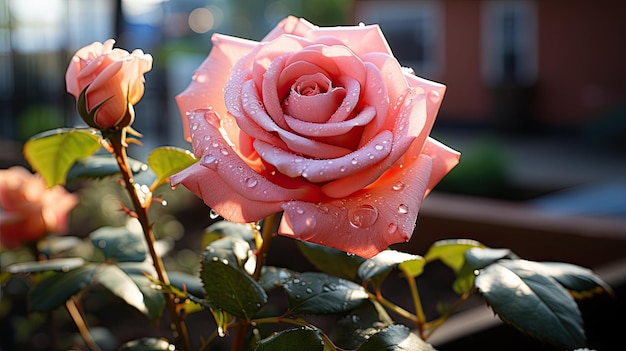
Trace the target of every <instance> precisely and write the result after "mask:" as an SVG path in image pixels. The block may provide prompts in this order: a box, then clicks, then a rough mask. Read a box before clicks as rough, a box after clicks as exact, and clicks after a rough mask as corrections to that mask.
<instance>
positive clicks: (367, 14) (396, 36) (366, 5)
mask: <svg viewBox="0 0 626 351" xmlns="http://www.w3.org/2000/svg"><path fill="white" fill-rule="evenodd" d="M355 12H356V20H357V21H359V22H363V23H365V24H372V23H378V24H379V25H380V27H381V28H382V30H383V32H384V34H385V37H386V38H387V41H388V42H389V46H391V50H392V51H393V53H394V56H395V57H396V58H397V59H398V60H399V61H400V64H402V65H403V66H407V67H411V68H413V70H415V73H417V75H419V76H422V77H425V78H429V79H436V78H437V77H438V76H440V75H441V74H442V70H443V67H444V65H443V59H444V47H443V35H444V34H443V27H444V26H443V5H442V4H441V3H438V2H436V1H419V2H415V1H414V2H406V1H367V2H361V3H359V4H358V7H357V8H356V11H355Z"/></svg>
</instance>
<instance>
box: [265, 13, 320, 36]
mask: <svg viewBox="0 0 626 351" xmlns="http://www.w3.org/2000/svg"><path fill="white" fill-rule="evenodd" d="M314 28H317V26H315V25H313V24H312V23H311V22H309V21H307V20H305V19H304V18H297V17H294V16H288V17H287V18H285V19H283V20H282V21H280V22H279V23H278V24H277V25H276V27H274V29H272V31H271V32H269V33H268V34H267V35H266V36H265V37H264V38H263V40H261V41H263V42H265V41H271V40H274V39H276V38H277V37H279V36H280V35H282V34H294V35H298V36H304V35H305V34H306V33H307V32H309V31H310V30H311V29H314Z"/></svg>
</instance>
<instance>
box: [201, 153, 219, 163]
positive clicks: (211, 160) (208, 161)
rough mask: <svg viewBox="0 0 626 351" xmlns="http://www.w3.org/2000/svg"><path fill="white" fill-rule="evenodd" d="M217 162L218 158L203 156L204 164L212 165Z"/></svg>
mask: <svg viewBox="0 0 626 351" xmlns="http://www.w3.org/2000/svg"><path fill="white" fill-rule="evenodd" d="M215 161H217V158H216V157H215V156H214V155H212V154H208V155H204V156H202V163H205V164H210V163H215Z"/></svg>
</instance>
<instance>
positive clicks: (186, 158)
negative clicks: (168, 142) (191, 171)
mask: <svg viewBox="0 0 626 351" xmlns="http://www.w3.org/2000/svg"><path fill="white" fill-rule="evenodd" d="M196 161H197V159H196V158H195V157H194V156H193V154H192V153H191V152H189V151H187V150H184V149H180V148H176V147H171V146H164V147H159V148H156V149H154V150H153V151H152V153H150V155H149V156H148V165H149V166H150V168H151V169H152V171H153V172H154V173H155V174H156V177H157V179H156V182H155V185H154V186H153V188H156V186H158V185H161V184H164V183H165V182H167V181H168V179H169V177H170V176H171V175H173V174H175V173H178V172H180V171H182V170H184V169H185V168H187V167H189V166H191V165H192V164H194V163H195V162H196Z"/></svg>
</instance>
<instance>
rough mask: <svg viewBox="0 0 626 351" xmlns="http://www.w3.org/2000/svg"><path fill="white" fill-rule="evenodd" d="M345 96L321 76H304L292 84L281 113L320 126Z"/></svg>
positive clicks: (343, 91)
mask: <svg viewBox="0 0 626 351" xmlns="http://www.w3.org/2000/svg"><path fill="white" fill-rule="evenodd" d="M307 92H308V93H307ZM345 96H346V90H345V89H344V88H342V87H333V85H332V82H331V81H330V80H329V79H328V78H327V77H326V76H324V75H323V74H321V73H315V74H311V75H304V76H301V77H300V78H299V79H298V80H296V82H294V85H293V87H292V88H291V93H290V94H289V97H288V98H287V99H286V100H284V102H283V111H284V112H285V113H286V114H287V115H290V116H292V117H293V118H295V119H297V120H302V121H304V122H312V123H317V124H320V123H324V122H326V121H327V120H328V119H329V118H330V116H331V115H332V114H333V112H335V110H337V107H338V106H339V105H340V104H341V102H342V101H343V99H344V97H345ZM287 125H289V124H288V123H287Z"/></svg>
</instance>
